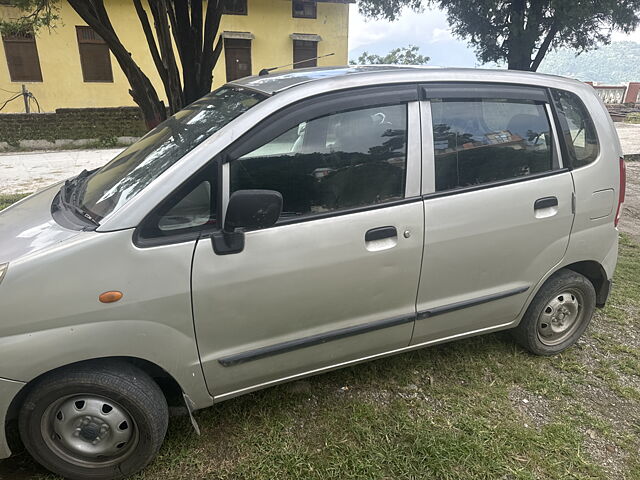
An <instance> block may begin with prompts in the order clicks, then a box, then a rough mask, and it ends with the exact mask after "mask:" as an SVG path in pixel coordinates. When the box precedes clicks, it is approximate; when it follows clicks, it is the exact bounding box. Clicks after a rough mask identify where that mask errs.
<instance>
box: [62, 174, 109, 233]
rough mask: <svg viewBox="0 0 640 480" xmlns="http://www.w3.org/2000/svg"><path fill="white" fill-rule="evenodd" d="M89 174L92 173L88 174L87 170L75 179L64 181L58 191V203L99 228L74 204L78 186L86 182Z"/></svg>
mask: <svg viewBox="0 0 640 480" xmlns="http://www.w3.org/2000/svg"><path fill="white" fill-rule="evenodd" d="M91 173H93V171H91V172H89V171H87V170H83V171H82V172H80V174H79V175H78V176H77V177H75V178H72V179H71V180H66V181H65V182H64V185H63V186H62V188H61V189H60V202H61V203H62V204H63V205H64V206H65V207H66V208H68V209H70V210H71V211H72V212H74V213H75V214H76V215H78V216H80V217H82V218H83V219H86V220H88V221H90V222H91V223H93V224H94V225H96V226H98V227H99V226H100V223H99V222H98V221H97V220H96V219H95V218H93V216H92V215H91V214H90V213H89V212H87V211H86V210H85V209H84V208H82V207H80V206H78V205H77V204H76V199H77V198H78V193H79V191H80V184H81V183H82V182H83V181H84V180H86V179H87V178H88V177H89V176H90V175H91Z"/></svg>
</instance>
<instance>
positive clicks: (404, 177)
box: [192, 85, 424, 399]
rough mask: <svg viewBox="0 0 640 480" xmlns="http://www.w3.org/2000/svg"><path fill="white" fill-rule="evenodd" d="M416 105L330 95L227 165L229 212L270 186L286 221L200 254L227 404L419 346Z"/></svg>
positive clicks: (209, 334) (412, 91)
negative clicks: (229, 250)
mask: <svg viewBox="0 0 640 480" xmlns="http://www.w3.org/2000/svg"><path fill="white" fill-rule="evenodd" d="M416 100H417V88H416V86H415V85H412V86H408V87H404V86H395V87H388V88H387V87H385V88H372V89H358V90H355V91H349V92H343V93H340V94H328V95H324V96H322V97H320V98H316V99H313V100H310V101H305V102H301V103H299V104H296V105H295V106H291V107H289V108H288V109H285V110H284V111H282V112H279V113H277V114H275V115H274V116H273V117H272V118H268V119H266V120H265V122H264V123H263V124H261V125H259V126H257V127H256V129H254V131H253V132H250V133H249V134H248V135H247V136H246V137H244V138H242V139H241V140H240V141H239V142H238V143H237V144H236V146H235V147H232V148H231V149H230V150H229V151H228V152H226V153H225V155H224V156H223V157H224V158H226V160H227V161H226V162H225V163H224V165H223V167H222V188H223V191H225V192H226V193H225V194H224V196H223V198H225V199H223V204H226V202H227V201H228V200H227V199H228V196H229V195H230V194H232V193H233V192H235V191H238V190H247V189H269V190H276V191H279V192H280V193H281V194H282V196H283V199H284V212H283V215H282V217H281V219H280V221H279V222H278V223H277V224H276V225H275V226H274V227H272V228H267V229H263V230H256V231H251V232H248V233H246V235H245V247H244V250H243V251H242V252H240V253H238V254H235V255H217V254H216V253H215V252H214V249H213V248H212V245H211V241H210V240H209V239H201V240H200V241H199V242H198V245H197V247H196V249H195V254H194V258H193V275H192V291H193V313H194V318H195V328H196V333H197V338H198V347H199V350H200V355H201V359H202V366H203V369H204V373H205V377H206V379H207V383H208V387H209V391H210V392H211V393H212V394H213V395H214V396H216V397H217V398H218V399H221V398H228V397H229V396H233V395H237V394H239V393H243V392H246V391H248V390H250V389H253V388H257V387H260V386H265V385H269V384H271V383H273V382H276V381H280V380H283V379H290V378H295V376H297V375H300V374H305V373H312V372H317V371H321V370H322V369H324V368H327V367H330V366H338V365H340V364H342V363H344V362H349V361H352V360H354V359H359V358H363V357H367V356H369V355H373V354H376V353H380V352H384V351H388V350H392V349H396V348H402V347H406V346H407V345H408V344H409V342H410V339H411V333H412V331H413V326H414V321H415V315H416V309H415V298H416V291H417V284H418V279H419V272H420V260H421V257H422V248H423V242H422V233H423V231H424V223H423V222H424V215H423V205H422V198H421V195H420V178H421V172H420V158H421V156H420V115H419V106H418V103H417V101H416Z"/></svg>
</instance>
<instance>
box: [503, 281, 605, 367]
mask: <svg viewBox="0 0 640 480" xmlns="http://www.w3.org/2000/svg"><path fill="white" fill-rule="evenodd" d="M595 306H596V292H595V289H594V288H593V285H592V284H591V282H590V281H589V280H588V279H587V278H586V277H585V276H583V275H581V274H579V273H577V272H574V271H572V270H560V271H559V272H558V273H556V274H554V275H553V276H552V277H551V278H549V280H547V282H546V283H545V284H544V285H543V286H542V288H541V289H540V291H539V292H538V293H537V294H536V296H535V298H534V299H533V301H532V302H531V305H529V308H528V309H527V312H526V313H525V315H524V317H523V319H522V321H521V322H520V325H518V326H517V327H516V328H515V329H513V330H512V334H513V336H514V338H515V340H516V341H517V342H518V343H519V344H520V345H522V346H523V347H524V348H526V349H527V350H529V351H530V352H532V353H535V354H536V355H555V354H557V353H560V352H562V351H563V350H566V349H567V348H569V347H571V346H572V345H573V344H575V343H576V342H577V341H578V339H579V338H580V336H582V334H583V333H584V331H585V330H586V329H587V326H588V325H589V322H590V321H591V318H592V317H593V313H594V311H595Z"/></svg>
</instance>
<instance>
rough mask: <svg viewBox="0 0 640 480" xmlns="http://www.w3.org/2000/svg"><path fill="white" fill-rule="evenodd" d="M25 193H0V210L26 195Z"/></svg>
mask: <svg viewBox="0 0 640 480" xmlns="http://www.w3.org/2000/svg"><path fill="white" fill-rule="evenodd" d="M26 196H27V195H26V194H20V193H16V194H13V195H0V210H3V209H5V208H7V207H8V206H9V205H11V204H12V203H15V202H17V201H18V200H20V199H21V198H24V197H26Z"/></svg>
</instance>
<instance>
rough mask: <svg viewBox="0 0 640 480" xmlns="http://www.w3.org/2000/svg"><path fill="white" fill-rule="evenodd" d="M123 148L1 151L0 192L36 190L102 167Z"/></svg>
mask: <svg viewBox="0 0 640 480" xmlns="http://www.w3.org/2000/svg"><path fill="white" fill-rule="evenodd" d="M121 151H122V149H110V150H65V151H55V152H20V153H3V154H0V194H3V193H4V194H7V193H22V192H33V191H35V190H38V189H39V188H42V187H46V186H47V185H51V184H52V183H55V182H58V181H60V180H64V179H65V178H69V177H72V176H74V175H77V174H78V173H80V172H81V171H82V170H83V169H85V168H86V169H87V170H91V169H92V168H96V167H100V166H102V165H104V164H105V163H107V162H108V161H109V160H111V159H112V158H113V157H115V156H116V155H118V153H120V152H121Z"/></svg>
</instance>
